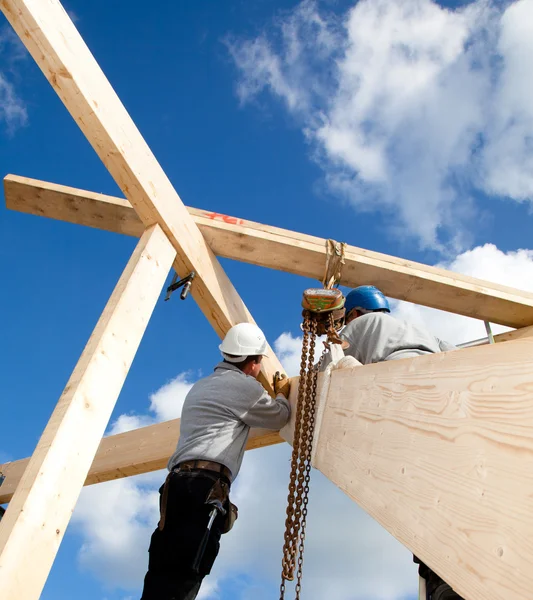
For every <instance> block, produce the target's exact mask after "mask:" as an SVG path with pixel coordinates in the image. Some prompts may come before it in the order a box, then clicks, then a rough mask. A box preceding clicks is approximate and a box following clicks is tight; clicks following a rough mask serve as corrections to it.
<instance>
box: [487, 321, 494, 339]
mask: <svg viewBox="0 0 533 600" xmlns="http://www.w3.org/2000/svg"><path fill="white" fill-rule="evenodd" d="M485 329H486V331H487V337H488V338H489V344H494V336H493V335H492V329H491V328H490V323H489V322H488V321H485Z"/></svg>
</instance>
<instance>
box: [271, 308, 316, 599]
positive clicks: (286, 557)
mask: <svg viewBox="0 0 533 600" xmlns="http://www.w3.org/2000/svg"><path fill="white" fill-rule="evenodd" d="M316 333H317V321H316V315H314V314H313V313H310V312H309V311H304V321H303V343H302V357H301V362H300V380H299V386H298V400H297V405H296V417H295V425H294V439H293V448H292V457H291V473H290V481H289V493H288V497H287V518H286V520H285V535H284V546H283V558H282V572H281V585H280V600H283V599H284V598H285V581H293V580H294V570H295V568H296V563H297V575H296V586H295V594H296V595H295V600H299V598H300V591H301V587H302V570H303V554H304V543H305V527H306V523H307V513H308V502H309V483H310V480H311V453H312V450H313V435H314V431H315V409H316V392H317V380H318V371H319V368H320V363H321V362H322V359H323V356H322V357H321V359H320V361H319V363H318V365H314V364H313V363H314V360H315V343H316ZM296 556H298V558H297V559H296Z"/></svg>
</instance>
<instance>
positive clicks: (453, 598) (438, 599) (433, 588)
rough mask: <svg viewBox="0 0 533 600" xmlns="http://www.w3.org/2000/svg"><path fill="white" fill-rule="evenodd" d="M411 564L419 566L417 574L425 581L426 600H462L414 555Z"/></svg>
mask: <svg viewBox="0 0 533 600" xmlns="http://www.w3.org/2000/svg"><path fill="white" fill-rule="evenodd" d="M413 562H415V563H417V564H418V565H420V566H419V567H418V574H419V575H420V577H423V578H424V579H425V580H426V600H463V598H462V597H461V596H459V594H458V593H457V592H455V591H454V590H453V589H452V588H451V587H450V586H449V585H448V584H447V583H446V582H445V581H444V580H443V579H441V578H440V577H439V576H438V575H437V573H435V571H432V570H431V569H430V568H429V567H428V566H427V565H425V564H424V563H423V562H422V561H421V560H420V559H419V558H418V557H416V556H414V555H413Z"/></svg>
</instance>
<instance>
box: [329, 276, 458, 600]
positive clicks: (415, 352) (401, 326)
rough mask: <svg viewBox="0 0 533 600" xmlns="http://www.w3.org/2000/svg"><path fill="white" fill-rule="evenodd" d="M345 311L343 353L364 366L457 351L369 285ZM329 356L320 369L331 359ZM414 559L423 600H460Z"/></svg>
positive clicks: (349, 300) (350, 300) (358, 290)
mask: <svg viewBox="0 0 533 600" xmlns="http://www.w3.org/2000/svg"><path fill="white" fill-rule="evenodd" d="M344 308H345V311H346V312H345V327H344V329H343V330H342V333H341V335H340V337H341V338H343V339H344V340H346V341H347V342H349V344H350V346H349V347H348V348H346V349H345V350H344V353H345V355H349V356H353V357H354V358H356V359H357V360H358V361H359V362H360V363H362V364H364V365H367V364H370V363H376V362H381V361H384V360H398V359H402V358H412V357H415V356H422V355H424V354H433V353H436V352H446V351H448V350H455V349H456V346H454V345H452V344H450V343H448V342H445V341H443V340H440V339H438V338H436V337H435V336H433V335H431V333H429V331H426V330H425V329H423V328H422V327H418V326H416V325H414V324H412V323H408V322H407V321H404V320H402V319H397V318H396V317H393V316H392V315H391V314H390V306H389V302H388V300H387V298H386V297H385V296H384V295H383V293H382V292H381V291H380V290H378V289H377V288H376V287H374V286H372V285H362V286H359V287H357V288H355V289H353V290H352V291H350V292H349V293H348V294H347V295H346V300H345V303H344ZM328 356H329V355H326V357H325V358H326V360H325V361H324V363H323V365H322V369H324V368H325V367H326V366H327V364H328V362H329V360H330V359H329V358H327V357H328ZM413 559H414V562H415V563H418V564H419V565H420V567H419V569H418V572H419V574H420V576H421V577H423V578H424V579H425V580H426V600H462V598H461V597H460V596H458V595H457V594H456V592H454V591H453V590H452V589H451V587H450V586H449V585H448V584H447V583H446V582H445V581H443V580H442V579H441V578H440V577H439V576H438V575H437V574H436V573H434V572H433V571H432V570H431V569H429V567H427V566H426V565H425V564H424V563H422V562H421V561H420V560H419V559H418V558H417V557H416V556H415V557H413Z"/></svg>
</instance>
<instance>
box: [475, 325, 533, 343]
mask: <svg viewBox="0 0 533 600" xmlns="http://www.w3.org/2000/svg"><path fill="white" fill-rule="evenodd" d="M527 337H533V325H532V326H530V327H522V328H521V329H513V330H512V331H506V332H505V333H499V334H498V335H495V336H494V341H495V342H496V343H498V342H510V341H511V340H519V339H522V338H527ZM486 343H488V342H486Z"/></svg>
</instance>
